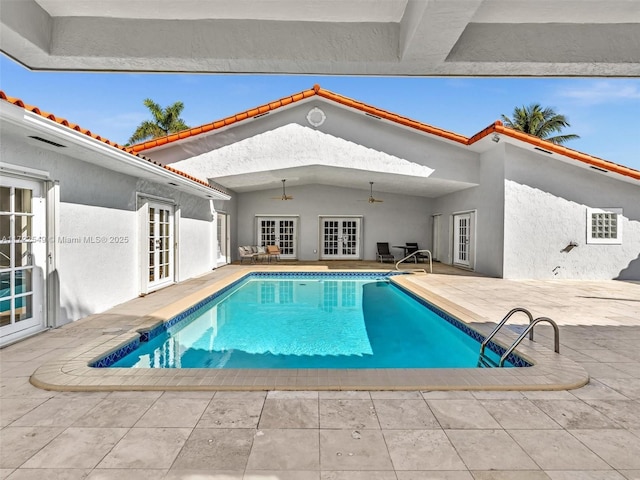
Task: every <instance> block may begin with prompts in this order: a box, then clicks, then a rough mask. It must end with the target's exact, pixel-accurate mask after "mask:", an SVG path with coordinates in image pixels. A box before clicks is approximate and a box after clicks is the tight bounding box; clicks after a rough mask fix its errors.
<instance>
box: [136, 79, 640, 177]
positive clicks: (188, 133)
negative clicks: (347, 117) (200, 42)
mask: <svg viewBox="0 0 640 480" xmlns="http://www.w3.org/2000/svg"><path fill="white" fill-rule="evenodd" d="M313 96H318V97H323V98H326V99H328V100H332V101H334V102H336V103H339V104H341V105H345V106H348V107H351V108H354V109H356V110H360V111H362V112H365V113H369V114H371V115H375V116H377V117H380V118H383V119H385V120H389V121H391V122H395V123H398V124H400V125H404V126H406V127H410V128H413V129H416V130H419V131H421V132H424V133H428V134H431V135H435V136H438V137H441V138H445V139H447V140H451V141H454V142H457V143H461V144H462V145H472V144H474V143H475V142H477V141H478V140H480V139H482V138H484V137H486V136H487V135H489V134H491V133H501V134H504V135H506V136H509V137H512V138H515V139H517V140H521V141H523V142H526V143H529V144H531V145H534V146H538V147H540V148H543V149H545V150H548V151H550V152H553V153H558V154H560V155H564V156H566V157H569V158H572V159H574V160H578V161H580V162H583V163H586V164H589V165H593V166H594V167H598V168H603V169H605V170H608V171H610V172H615V173H618V174H620V175H625V176H627V177H631V178H633V179H636V180H640V171H638V170H635V169H633V168H630V167H625V166H624V165H619V164H617V163H614V162H610V161H608V160H603V159H601V158H598V157H594V156H591V155H587V154H586V153H581V152H578V151H577V150H572V149H570V148H567V147H563V146H561V145H556V144H554V143H551V142H548V141H546V140H542V139H540V138H538V137H534V136H533V135H528V134H526V133H522V132H518V131H516V130H513V129H511V128H507V127H505V126H504V125H502V122H500V121H496V122H495V123H493V124H491V125H489V126H488V127H487V128H485V129H484V130H482V131H480V132H478V133H476V134H475V135H473V136H472V137H470V138H469V137H465V136H464V135H459V134H457V133H453V132H450V131H448V130H443V129H441V128H437V127H433V126H431V125H428V124H426V123H422V122H419V121H417V120H412V119H410V118H407V117H403V116H401V115H398V114H395V113H391V112H388V111H386V110H382V109H380V108H377V107H373V106H371V105H368V104H366V103H363V102H359V101H357V100H353V99H351V98H348V97H345V96H343V95H339V94H337V93H333V92H331V91H329V90H325V89H323V88H321V87H320V85H314V86H313V88H310V89H309V90H303V91H302V92H299V93H296V94H294V95H290V96H288V97H283V98H281V99H280V100H276V101H275V102H270V103H266V104H264V105H261V106H259V107H256V108H252V109H250V110H246V111H244V112H241V113H238V114H236V115H232V116H230V117H226V118H223V119H222V120H217V121H215V122H211V123H207V124H205V125H201V126H199V127H194V128H190V129H188V130H184V131H182V132H179V133H175V134H172V135H168V136H166V137H160V138H155V139H153V140H149V141H147V142H143V143H139V144H137V145H133V146H131V147H126V148H127V149H128V150H129V151H131V152H132V153H137V152H142V151H144V150H149V149H151V148H155V147H160V146H162V145H167V144H169V143H173V142H176V141H178V140H183V139H185V138H189V137H193V136H196V135H200V134H202V133H206V132H211V131H213V130H217V129H220V128H222V127H226V126H229V125H233V124H234V123H238V122H242V121H243V120H247V119H250V118H255V117H257V116H259V115H262V114H264V113H267V112H270V111H273V110H277V109H279V108H281V107H284V106H286V105H290V104H292V103H295V102H299V101H300V100H303V99H305V98H309V97H313Z"/></svg>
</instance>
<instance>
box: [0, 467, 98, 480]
mask: <svg viewBox="0 0 640 480" xmlns="http://www.w3.org/2000/svg"><path fill="white" fill-rule="evenodd" d="M90 472H91V470H90V469H84V468H80V469H67V468H65V469H64V470H61V469H53V468H31V469H22V468H21V469H20V470H16V471H15V472H13V474H11V475H10V476H8V477H7V478H8V479H9V480H42V479H46V480H82V479H85V478H88V476H89V474H90ZM90 480H91V479H90Z"/></svg>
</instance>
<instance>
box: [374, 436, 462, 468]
mask: <svg viewBox="0 0 640 480" xmlns="http://www.w3.org/2000/svg"><path fill="white" fill-rule="evenodd" d="M383 434H384V439H385V441H386V442H387V447H388V448H389V454H390V455H391V460H392V461H393V467H394V468H395V470H466V469H467V467H466V466H465V464H464V463H463V461H462V459H461V458H460V456H459V455H458V453H457V452H456V450H455V448H454V446H453V445H452V444H451V442H450V441H449V439H448V438H447V436H446V435H445V433H444V432H443V431H442V430H440V429H438V430H384V431H383Z"/></svg>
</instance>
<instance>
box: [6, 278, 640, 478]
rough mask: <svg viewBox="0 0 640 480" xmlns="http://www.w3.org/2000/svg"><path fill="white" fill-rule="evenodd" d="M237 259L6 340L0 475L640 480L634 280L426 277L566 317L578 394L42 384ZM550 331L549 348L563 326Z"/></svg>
mask: <svg viewBox="0 0 640 480" xmlns="http://www.w3.org/2000/svg"><path fill="white" fill-rule="evenodd" d="M236 268H237V267H235V266H229V267H225V268H222V269H219V270H216V271H214V272H212V273H211V274H209V275H207V276H206V277H201V278H199V279H194V280H191V281H188V282H185V283H183V284H181V285H176V286H173V287H169V288H168V289H165V290H163V291H162V292H158V293H157V294H153V295H149V296H147V297H145V298H139V299H135V300H133V301H131V302H128V303H127V304H124V305H121V306H119V307H116V308H115V309H113V310H111V311H109V312H107V313H104V314H101V315H94V316H91V317H88V318H86V319H83V320H82V321H79V322H76V323H74V324H73V325H69V326H65V327H63V328H60V329H56V330H53V331H50V332H46V333H43V334H40V335H37V336H35V337H32V338H30V339H28V340H25V341H23V342H20V343H17V344H15V345H12V346H10V347H7V348H5V349H3V350H0V426H1V427H2V429H1V430H0V479H2V478H10V479H12V480H14V479H31V478H33V479H36V478H37V479H38V480H42V479H47V480H48V479H57V480H63V479H64V480H67V479H69V480H72V479H82V478H88V479H90V480H96V479H104V480H107V479H112V478H113V479H118V480H119V479H120V478H123V477H127V478H135V479H142V480H144V479H147V478H148V479H152V478H153V479H154V480H155V479H162V478H166V479H188V480H214V479H215V480H223V479H225V480H232V479H233V480H240V479H244V480H294V479H295V480H307V479H313V480H320V479H322V480H330V479H331V480H365V479H366V480H387V479H388V480H392V479H393V480H418V479H430V480H435V479H446V480H471V479H476V480H477V479H482V480H489V479H493V480H507V479H518V480H539V479H554V480H578V479H579V480H609V479H611V480H614V479H618V480H620V479H635V480H638V479H640V347H639V345H640V285H638V284H633V283H627V282H615V281H607V282H568V281H548V282H544V281H535V282H534V281H526V282H517V281H507V280H498V279H490V278H483V277H479V276H469V275H465V274H464V272H460V271H457V272H451V271H448V270H447V269H442V270H436V271H437V272H438V271H439V273H435V274H433V275H428V276H425V277H418V276H416V277H415V279H414V280H412V281H415V282H418V283H419V284H420V285H421V286H425V287H427V288H429V289H431V290H432V291H433V292H434V293H436V294H438V295H440V296H442V297H445V298H447V299H448V300H450V301H453V302H455V303H457V304H459V305H460V306H461V307H463V308H466V309H469V310H472V311H474V312H476V313H477V314H479V315H481V316H483V317H485V318H486V319H487V321H493V322H495V321H498V320H499V319H500V318H501V317H502V316H503V315H504V314H505V313H506V311H508V310H509V309H510V308H512V307H513V306H516V305H521V306H524V307H527V308H530V309H531V310H532V311H533V313H534V314H535V315H545V316H549V317H551V318H553V319H554V320H556V321H558V323H559V324H560V325H561V343H562V345H561V353H562V354H564V355H567V356H569V357H570V358H572V359H573V360H574V361H576V362H579V363H580V364H581V365H582V366H583V367H584V368H586V369H587V370H588V371H589V373H590V374H591V377H592V380H591V383H590V384H589V385H587V386H585V387H583V388H580V389H577V390H571V391H550V392H549V391H547V392H536V391H529V392H519V391H517V392H482V391H480V392H437V391H433V392H418V391H414V392H367V391H364V392H348V391H347V392H313V391H312V392H278V391H274V392H269V393H267V392H162V391H158V392H95V393H82V392H78V393H64V392H62V393H57V392H50V391H45V390H40V389H37V388H35V387H33V386H32V385H31V384H30V383H29V382H28V379H29V376H30V375H31V373H32V372H33V371H34V370H35V369H36V368H38V367H39V366H40V365H42V364H43V363H45V362H46V361H48V360H50V359H53V358H57V357H59V356H60V355H62V354H64V353H66V352H68V351H70V350H72V349H74V348H77V347H78V346H80V345H83V344H84V343H85V342H87V341H91V340H93V339H95V338H96V337H98V336H100V335H102V334H103V331H104V329H105V326H106V325H108V326H116V327H121V328H126V326H127V322H128V320H127V318H128V319H129V322H130V321H131V319H132V318H134V317H136V316H139V315H142V314H144V313H145V312H148V311H151V310H153V309H157V308H159V307H160V306H162V305H164V304H165V303H167V302H171V301H174V300H176V299H180V298H183V297H184V296H185V295H187V294H189V293H191V292H193V291H196V290H197V289H199V288H201V287H202V285H203V284H204V283H206V282H209V281H211V279H212V278H222V277H223V276H225V275H228V274H230V273H232V272H233V271H234V270H235V269H236ZM450 273H456V275H451V274H450ZM460 273H462V274H460ZM116 319H117V320H116ZM514 320H516V318H515V317H514ZM116 322H117V324H115V323H116ZM514 323H517V322H514ZM536 331H537V333H536V338H537V341H538V342H541V343H545V344H546V345H548V346H551V344H552V343H551V342H552V339H551V336H550V331H549V329H546V327H541V328H540V329H539V330H538V329H537V330H536Z"/></svg>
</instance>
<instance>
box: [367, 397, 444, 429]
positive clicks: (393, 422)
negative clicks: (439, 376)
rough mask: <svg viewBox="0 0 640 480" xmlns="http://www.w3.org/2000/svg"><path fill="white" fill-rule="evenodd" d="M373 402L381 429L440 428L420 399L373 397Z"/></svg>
mask: <svg viewBox="0 0 640 480" xmlns="http://www.w3.org/2000/svg"><path fill="white" fill-rule="evenodd" d="M373 404H374V406H375V409H376V413H377V415H378V420H379V421H380V426H381V427H382V428H383V429H396V430H402V429H412V428H416V429H428V428H440V424H439V423H438V421H437V420H436V418H435V417H434V416H433V413H431V410H430V409H429V407H428V406H427V404H426V403H425V401H424V400H422V399H420V400H400V399H393V400H388V399H383V400H379V399H375V400H374V401H373Z"/></svg>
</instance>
